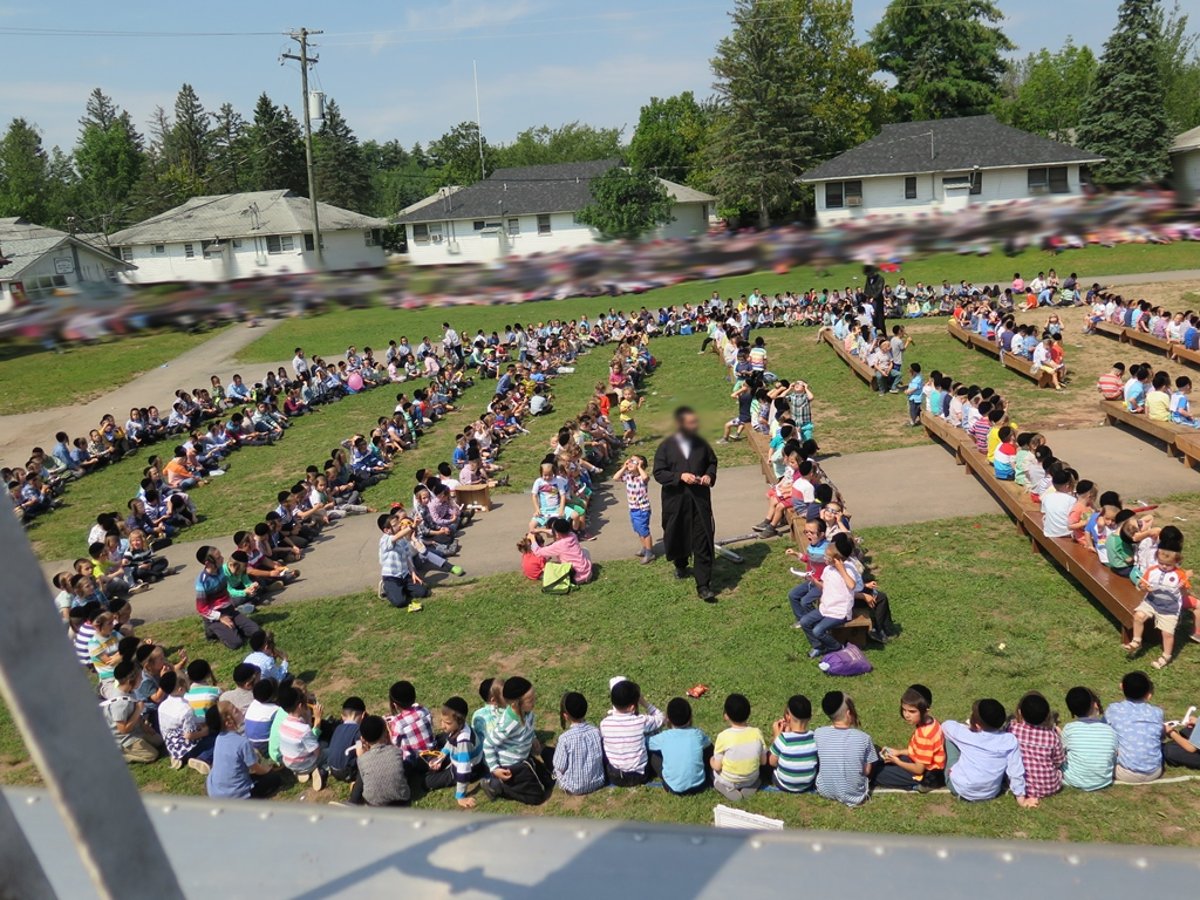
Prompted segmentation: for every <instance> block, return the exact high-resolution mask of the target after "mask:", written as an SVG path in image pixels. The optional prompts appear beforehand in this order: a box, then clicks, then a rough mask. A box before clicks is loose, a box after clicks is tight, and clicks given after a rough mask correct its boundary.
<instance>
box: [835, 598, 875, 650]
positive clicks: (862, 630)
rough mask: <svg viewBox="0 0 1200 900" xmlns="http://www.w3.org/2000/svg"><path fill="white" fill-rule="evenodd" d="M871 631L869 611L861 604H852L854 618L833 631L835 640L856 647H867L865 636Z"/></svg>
mask: <svg viewBox="0 0 1200 900" xmlns="http://www.w3.org/2000/svg"><path fill="white" fill-rule="evenodd" d="M870 631H871V610H870V609H869V608H868V607H867V606H866V604H863V603H856V604H854V618H853V619H851V620H850V621H849V622H847V623H846V624H845V625H842V626H841V627H840V628H835V629H833V637H834V639H835V640H838V641H841V642H842V643H843V644H853V645H854V646H856V647H866V646H867V635H868V634H869V633H870Z"/></svg>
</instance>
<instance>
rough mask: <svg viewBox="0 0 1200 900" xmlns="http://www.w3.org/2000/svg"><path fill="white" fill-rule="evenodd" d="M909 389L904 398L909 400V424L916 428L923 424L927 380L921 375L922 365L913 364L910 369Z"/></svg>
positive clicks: (905, 391) (906, 390) (905, 390)
mask: <svg viewBox="0 0 1200 900" xmlns="http://www.w3.org/2000/svg"><path fill="white" fill-rule="evenodd" d="M908 374H909V378H908V387H907V388H905V389H904V397H905V399H906V400H908V424H909V425H911V426H912V427H913V428H916V427H917V426H918V425H920V424H921V400H922V397H923V393H924V389H925V378H924V377H923V376H922V375H921V364H920V363H913V364H912V365H910V366H909V367H908Z"/></svg>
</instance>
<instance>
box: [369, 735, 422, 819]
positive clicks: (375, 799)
mask: <svg viewBox="0 0 1200 900" xmlns="http://www.w3.org/2000/svg"><path fill="white" fill-rule="evenodd" d="M358 777H359V779H360V780H361V781H362V789H363V800H364V801H366V804H367V805H368V806H387V805H389V804H391V803H398V802H401V801H404V800H408V799H409V797H410V796H411V793H410V792H409V787H408V780H407V779H406V778H405V777H404V754H403V753H401V752H400V748H399V747H396V746H395V745H393V744H380V745H376V746H374V747H372V748H371V749H370V750H368V751H367V752H366V753H364V754H363V755H362V756H360V757H359V758H358Z"/></svg>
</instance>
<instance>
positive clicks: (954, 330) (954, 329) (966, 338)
mask: <svg viewBox="0 0 1200 900" xmlns="http://www.w3.org/2000/svg"><path fill="white" fill-rule="evenodd" d="M946 330H947V331H948V332H950V336H951V337H953V338H954V339H955V340H958V341H962V342H963V343H964V344H966V345H967V346H968V347H969V348H971V349H972V350H982V351H983V352H984V353H987V354H988V355H989V356H995V357H999V356H1000V347H999V346H997V344H996V342H995V341H989V340H988V339H987V338H985V337H984V336H983V335H981V334H976V333H975V332H973V331H967V329H965V328H963V327H962V324H961V323H960V322H959V321H958V320H957V319H951V320H950V321H948V322H947V323H946Z"/></svg>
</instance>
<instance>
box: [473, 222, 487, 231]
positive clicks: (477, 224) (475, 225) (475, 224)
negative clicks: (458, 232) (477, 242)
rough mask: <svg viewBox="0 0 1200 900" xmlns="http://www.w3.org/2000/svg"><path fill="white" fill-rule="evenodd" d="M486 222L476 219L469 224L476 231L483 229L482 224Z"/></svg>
mask: <svg viewBox="0 0 1200 900" xmlns="http://www.w3.org/2000/svg"><path fill="white" fill-rule="evenodd" d="M486 224H487V223H486V222H484V221H483V219H476V220H475V221H474V222H472V223H471V226H472V227H473V228H474V229H475V230H476V231H483V226H484V225H486Z"/></svg>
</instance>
